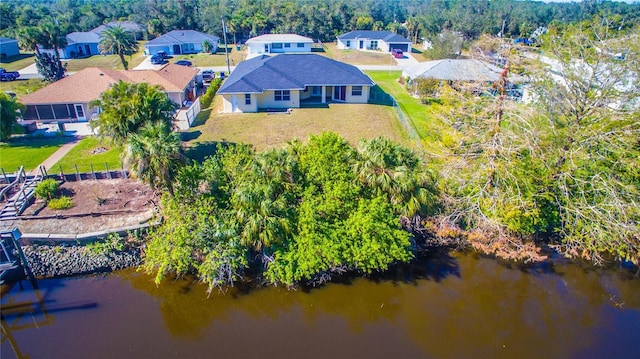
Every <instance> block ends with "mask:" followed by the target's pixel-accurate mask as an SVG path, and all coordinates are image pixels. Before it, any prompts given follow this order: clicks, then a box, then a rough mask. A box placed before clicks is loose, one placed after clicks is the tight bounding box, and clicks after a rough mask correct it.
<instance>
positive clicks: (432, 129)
mask: <svg viewBox="0 0 640 359" xmlns="http://www.w3.org/2000/svg"><path fill="white" fill-rule="evenodd" d="M365 72H366V74H367V75H368V76H369V77H371V79H372V80H373V81H375V83H376V84H378V86H379V87H380V88H381V89H382V90H384V91H385V92H386V93H388V94H390V95H391V96H393V97H394V98H395V99H396V101H397V102H398V106H399V107H400V109H401V110H402V112H403V113H404V114H405V115H406V116H407V117H408V120H409V122H410V123H411V125H412V126H413V127H414V128H415V129H416V131H417V132H418V136H419V137H420V139H421V140H422V142H423V145H425V146H427V147H429V144H430V143H434V142H435V141H439V140H440V136H441V133H442V130H443V128H442V126H443V125H442V123H441V121H440V120H439V119H437V118H436V117H435V116H432V115H431V114H430V112H429V106H428V105H425V104H422V103H420V100H419V99H417V98H415V97H413V96H411V95H410V94H409V93H408V92H407V90H405V88H404V86H403V85H401V84H400V83H399V82H398V79H399V78H400V76H401V72H400V71H365Z"/></svg>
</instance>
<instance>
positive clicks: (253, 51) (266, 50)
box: [246, 34, 313, 59]
mask: <svg viewBox="0 0 640 359" xmlns="http://www.w3.org/2000/svg"><path fill="white" fill-rule="evenodd" d="M311 44H313V40H312V39H311V38H308V37H304V36H300V35H296V34H266V35H260V36H256V37H252V38H250V39H249V40H247V42H246V45H247V59H250V58H253V57H256V56H259V55H263V54H270V53H273V54H283V53H292V52H311Z"/></svg>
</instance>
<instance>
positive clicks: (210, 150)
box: [184, 141, 236, 163]
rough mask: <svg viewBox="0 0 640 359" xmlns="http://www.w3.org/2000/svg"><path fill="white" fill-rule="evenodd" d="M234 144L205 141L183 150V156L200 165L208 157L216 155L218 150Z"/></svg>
mask: <svg viewBox="0 0 640 359" xmlns="http://www.w3.org/2000/svg"><path fill="white" fill-rule="evenodd" d="M235 145H236V143H234V142H226V141H222V142H220V141H207V142H200V143H198V144H196V145H194V146H191V147H189V148H187V149H185V151H184V154H185V156H187V158H189V159H191V160H192V161H195V162H198V163H202V162H204V160H206V159H207V157H209V156H213V155H215V154H216V152H217V151H218V149H219V148H224V147H228V146H235Z"/></svg>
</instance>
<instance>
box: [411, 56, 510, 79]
mask: <svg viewBox="0 0 640 359" xmlns="http://www.w3.org/2000/svg"><path fill="white" fill-rule="evenodd" d="M502 71H503V69H501V68H499V67H497V66H494V65H491V64H489V63H486V62H483V61H480V60H474V59H461V60H454V59H444V60H435V61H426V62H421V63H419V64H416V65H413V66H408V67H405V68H404V69H403V70H402V77H408V78H409V79H411V80H413V79H416V78H434V79H437V80H442V81H465V82H496V81H499V80H500V74H501V73H502Z"/></svg>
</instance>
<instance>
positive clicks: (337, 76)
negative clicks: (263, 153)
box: [218, 54, 375, 94]
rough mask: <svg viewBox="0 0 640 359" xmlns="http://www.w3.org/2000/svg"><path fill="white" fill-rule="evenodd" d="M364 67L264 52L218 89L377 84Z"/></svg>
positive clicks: (309, 56) (239, 90)
mask: <svg viewBox="0 0 640 359" xmlns="http://www.w3.org/2000/svg"><path fill="white" fill-rule="evenodd" d="M374 84H375V83H374V82H373V81H372V80H371V79H370V78H369V76H367V75H365V74H364V73H363V72H362V71H360V69H358V68H357V67H355V66H353V65H349V64H345V63H342V62H340V61H336V60H333V59H330V58H327V57H324V56H320V55H316V54H282V55H278V56H274V57H269V56H267V55H262V56H259V57H254V58H253V59H251V60H247V61H243V62H241V63H240V64H238V66H237V67H236V69H235V70H234V71H233V72H232V73H231V76H229V78H228V79H227V80H226V81H225V82H224V84H223V85H222V86H221V87H220V89H219V90H218V93H220V94H233V93H262V92H264V91H266V90H294V89H299V90H302V89H304V88H305V87H306V86H333V85H335V86H347V85H356V86H360V85H365V86H373V85H374Z"/></svg>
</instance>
